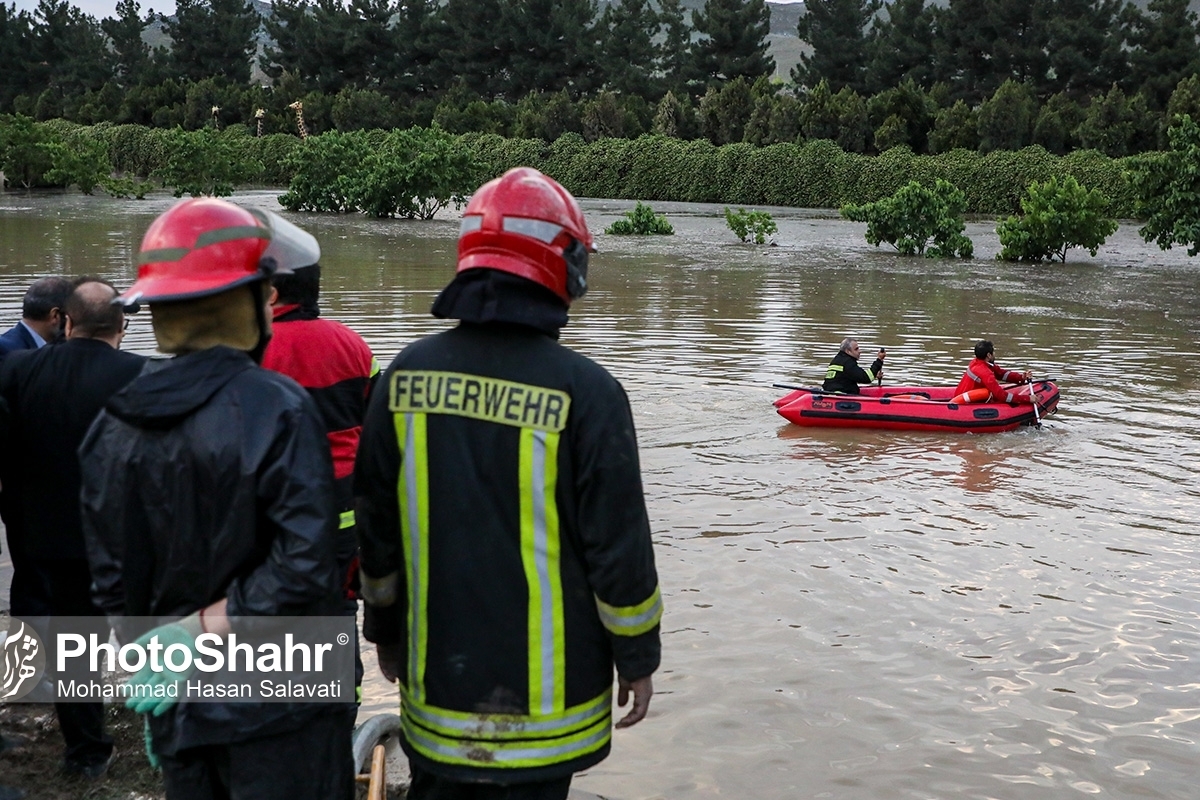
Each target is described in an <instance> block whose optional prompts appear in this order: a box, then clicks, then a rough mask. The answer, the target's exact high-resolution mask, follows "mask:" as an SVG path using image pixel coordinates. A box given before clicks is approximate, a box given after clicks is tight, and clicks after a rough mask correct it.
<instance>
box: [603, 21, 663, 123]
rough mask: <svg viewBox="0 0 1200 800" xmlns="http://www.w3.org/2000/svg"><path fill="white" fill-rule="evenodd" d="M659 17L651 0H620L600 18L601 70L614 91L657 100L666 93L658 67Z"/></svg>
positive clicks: (605, 82)
mask: <svg viewBox="0 0 1200 800" xmlns="http://www.w3.org/2000/svg"><path fill="white" fill-rule="evenodd" d="M658 27H659V17H658V14H657V13H655V11H654V9H653V8H652V7H651V5H650V2H649V0H620V2H619V3H617V4H615V5H609V6H607V7H606V8H605V9H604V15H603V16H602V17H601V18H600V24H599V31H600V34H601V71H602V72H603V74H604V85H605V86H606V87H607V88H608V89H610V90H611V91H614V92H618V93H622V94H634V95H639V96H641V97H645V98H648V99H651V100H657V99H658V98H659V97H661V96H662V94H663V88H662V81H661V80H660V79H659V77H658V76H657V75H656V74H655V73H656V70H657V67H658V46H657V45H656V44H655V42H654V37H655V36H656V35H657V34H658Z"/></svg>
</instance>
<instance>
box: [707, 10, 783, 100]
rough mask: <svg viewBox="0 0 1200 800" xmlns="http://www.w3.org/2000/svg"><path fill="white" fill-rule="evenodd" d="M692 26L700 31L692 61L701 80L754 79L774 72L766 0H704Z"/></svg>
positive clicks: (722, 81) (769, 17)
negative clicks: (768, 40) (769, 45)
mask: <svg viewBox="0 0 1200 800" xmlns="http://www.w3.org/2000/svg"><path fill="white" fill-rule="evenodd" d="M692 26H693V27H694V28H695V30H696V33H697V34H699V38H697V39H696V40H695V41H694V42H693V43H692V50H691V52H692V63H693V65H694V67H695V70H696V75H697V77H698V78H699V79H700V80H701V81H703V82H706V83H712V82H716V83H718V84H723V83H726V82H728V81H732V80H736V79H737V78H744V79H746V80H748V81H749V82H753V81H755V80H756V79H758V78H760V77H763V76H765V77H768V78H769V77H770V76H771V74H772V73H773V72H774V71H775V59H774V58H773V57H771V56H770V55H768V53H767V50H768V45H767V34H768V33H770V32H771V11H770V9H768V8H767V5H766V3H765V2H764V0H705V2H704V8H702V9H701V10H700V11H699V12H698V13H694V14H693V15H692Z"/></svg>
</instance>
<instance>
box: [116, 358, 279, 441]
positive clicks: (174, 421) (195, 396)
mask: <svg viewBox="0 0 1200 800" xmlns="http://www.w3.org/2000/svg"><path fill="white" fill-rule="evenodd" d="M254 367H255V363H254V360H253V359H252V358H251V357H250V355H249V354H247V353H244V352H242V351H241V350H234V349H233V348H232V347H224V346H220V347H213V348H210V349H208V350H201V351H199V352H196V353H189V354H187V355H184V356H178V357H176V358H171V359H161V360H155V361H152V362H150V363H149V364H147V365H146V368H145V369H144V370H143V371H142V374H141V375H139V376H138V377H137V378H136V379H135V380H134V381H133V382H132V383H130V384H129V385H128V386H126V387H125V388H124V389H122V390H121V391H120V392H118V393H117V394H115V395H113V397H112V399H110V400H109V401H108V405H107V406H106V408H107V409H108V412H109V413H110V414H112V415H113V416H114V417H116V418H117V419H120V420H123V421H124V422H127V423H129V424H130V425H133V426H135V427H138V428H148V429H155V430H164V429H167V428H173V427H175V426H176V425H178V424H179V423H180V422H182V421H183V420H184V419H186V418H188V417H190V416H191V415H192V414H194V413H196V411H197V410H199V409H200V408H201V407H202V406H204V405H205V404H206V403H208V401H209V400H211V399H212V397H213V396H214V395H215V394H216V393H217V392H219V391H220V390H221V388H222V387H223V386H225V384H227V383H229V382H230V381H231V380H233V379H234V378H236V377H237V376H238V375H240V374H241V373H242V372H244V371H245V370H248V369H254Z"/></svg>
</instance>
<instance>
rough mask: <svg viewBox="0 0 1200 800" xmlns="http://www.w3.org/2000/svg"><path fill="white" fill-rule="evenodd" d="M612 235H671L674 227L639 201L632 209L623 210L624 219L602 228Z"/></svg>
mask: <svg viewBox="0 0 1200 800" xmlns="http://www.w3.org/2000/svg"><path fill="white" fill-rule="evenodd" d="M604 232H605V233H607V234H611V235H613V236H650V235H658V236H671V235H673V234H674V233H675V229H674V228H672V227H671V223H669V222H667V218H666V217H664V216H663V215H662V214H655V213H654V209H652V208H651V207H650V206H647V205H643V204H642V203H641V202H640V201H639V202H638V204H637V205H635V206H634V207H633V210H632V211H626V212H625V219H619V220H617V221H616V222H614V223H613V224H612V225H609V226H608V227H607V228H605V229H604Z"/></svg>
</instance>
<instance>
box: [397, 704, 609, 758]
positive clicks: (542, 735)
mask: <svg viewBox="0 0 1200 800" xmlns="http://www.w3.org/2000/svg"><path fill="white" fill-rule="evenodd" d="M611 708H612V692H611V691H605V692H604V694H602V695H600V696H599V697H597V698H594V699H593V700H590V701H588V702H586V703H582V704H580V705H578V706H574V707H572V708H565V709H562V710H560V711H557V712H555V713H552V714H539V713H531V714H528V715H525V714H472V713H465V712H461V711H450V710H446V709H440V708H435V707H434V706H430V705H428V704H425V703H419V702H416V701H414V700H412V699H411V698H410V696H409V695H408V694H405V695H404V703H403V715H402V725H403V727H404V735H405V738H407V739H408V742H409V744H410V745H412V746H413V747H414V748H416V749H417V750H418V751H419V752H421V753H422V754H423V755H425V756H426V757H428V758H431V759H434V760H436V761H441V762H443V763H450V764H464V765H473V766H489V767H508V768H516V767H542V766H548V765H551V764H558V763H561V762H563V761H569V760H571V759H574V758H579V757H581V756H585V755H587V754H588V753H591V752H594V751H596V750H599V749H600V748H602V747H604V746H605V745H606V744H607V743H608V741H609V740H610V739H611V738H612V732H611V721H610V718H609V715H610V711H611Z"/></svg>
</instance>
